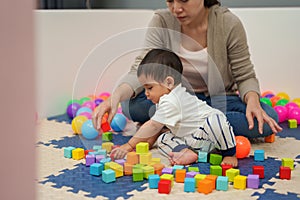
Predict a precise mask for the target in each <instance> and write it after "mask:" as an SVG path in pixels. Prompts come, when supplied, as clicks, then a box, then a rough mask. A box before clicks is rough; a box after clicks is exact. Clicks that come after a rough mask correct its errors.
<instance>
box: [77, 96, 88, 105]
mask: <svg viewBox="0 0 300 200" xmlns="http://www.w3.org/2000/svg"><path fill="white" fill-rule="evenodd" d="M90 100H91V98H90V97H82V98H81V99H80V100H79V104H80V105H82V104H84V103H85V102H87V101H90Z"/></svg>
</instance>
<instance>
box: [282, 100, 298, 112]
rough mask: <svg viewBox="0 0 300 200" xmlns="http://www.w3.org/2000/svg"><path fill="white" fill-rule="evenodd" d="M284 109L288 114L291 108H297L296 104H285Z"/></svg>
mask: <svg viewBox="0 0 300 200" xmlns="http://www.w3.org/2000/svg"><path fill="white" fill-rule="evenodd" d="M285 107H286V108H287V110H288V112H290V110H292V109H293V108H299V106H298V104H296V103H295V102H288V103H287V104H285Z"/></svg>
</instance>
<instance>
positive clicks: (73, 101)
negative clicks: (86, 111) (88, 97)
mask: <svg viewBox="0 0 300 200" xmlns="http://www.w3.org/2000/svg"><path fill="white" fill-rule="evenodd" d="M72 103H79V104H80V101H79V100H77V99H71V100H69V101H68V103H67V106H69V105H70V104H72Z"/></svg>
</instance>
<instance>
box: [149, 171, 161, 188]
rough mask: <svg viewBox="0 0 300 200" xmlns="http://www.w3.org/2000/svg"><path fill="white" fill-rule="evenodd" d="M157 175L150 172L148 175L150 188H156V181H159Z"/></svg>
mask: <svg viewBox="0 0 300 200" xmlns="http://www.w3.org/2000/svg"><path fill="white" fill-rule="evenodd" d="M159 179H160V177H159V175H158V174H151V175H149V176H148V182H149V188H150V189H157V188H158V182H159Z"/></svg>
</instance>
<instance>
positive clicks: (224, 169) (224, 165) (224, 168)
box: [221, 164, 232, 176]
mask: <svg viewBox="0 0 300 200" xmlns="http://www.w3.org/2000/svg"><path fill="white" fill-rule="evenodd" d="M221 167H222V176H226V170H227V169H230V168H232V165H228V164H222V165H221Z"/></svg>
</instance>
